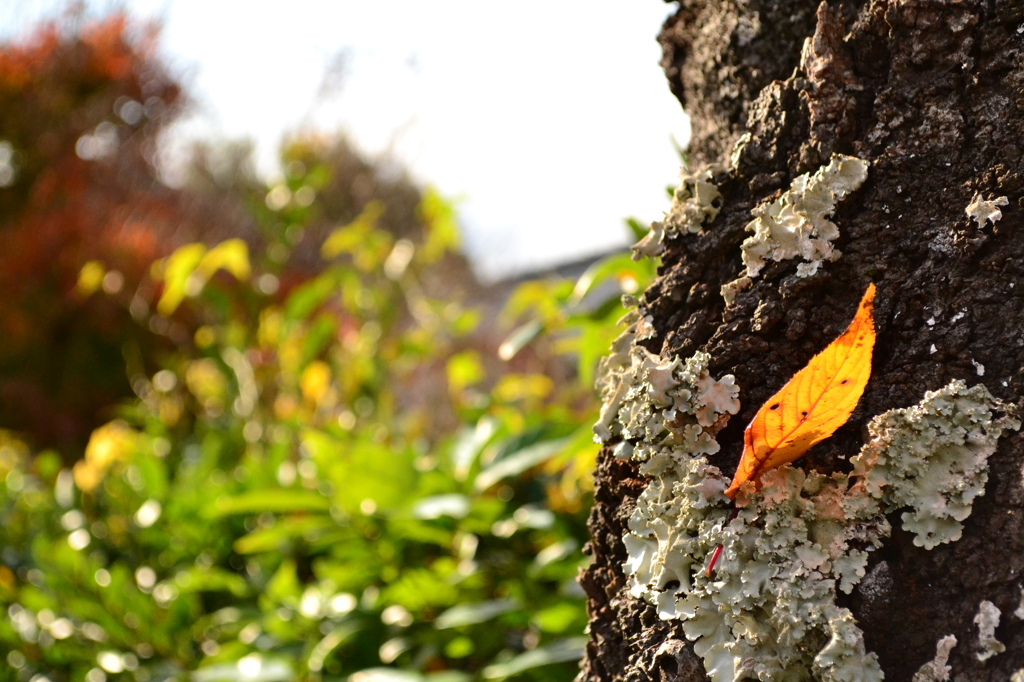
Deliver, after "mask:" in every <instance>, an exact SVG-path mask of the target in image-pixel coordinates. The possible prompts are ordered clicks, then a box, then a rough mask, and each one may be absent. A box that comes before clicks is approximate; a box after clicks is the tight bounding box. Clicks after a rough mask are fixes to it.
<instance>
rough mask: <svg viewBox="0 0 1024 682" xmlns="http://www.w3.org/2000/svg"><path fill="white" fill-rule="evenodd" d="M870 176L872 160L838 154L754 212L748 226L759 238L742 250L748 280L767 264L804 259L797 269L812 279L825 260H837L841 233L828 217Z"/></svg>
mask: <svg viewBox="0 0 1024 682" xmlns="http://www.w3.org/2000/svg"><path fill="white" fill-rule="evenodd" d="M867 176H868V162H867V161H864V160H863V159H858V158H856V157H853V156H842V155H838V154H837V155H833V157H832V159H831V161H830V162H829V163H828V165H826V166H822V167H821V168H819V169H818V171H817V172H816V173H814V174H813V175H811V174H809V173H805V174H804V175H801V176H799V177H798V178H796V179H795V180H793V184H792V185H791V186H790V188H789V190H787V191H786V192H784V193H783V194H782V196H780V197H779V198H778V199H776V200H774V201H772V202H769V203H767V204H761V205H759V206H757V207H756V208H755V209H754V210H753V211H751V212H752V213H753V215H754V219H753V220H752V221H750V223H748V224H747V231H748V232H753V233H754V234H753V236H751V237H748V238H747V239H746V240H745V241H744V242H743V245H742V247H741V248H742V249H743V263H744V265H746V266H747V272H746V275H747V277H757V275H758V274H759V273H760V272H761V269H762V268H763V267H764V266H765V261H766V260H774V261H781V260H786V259H789V258H796V257H798V256H799V257H800V258H803V259H804V260H805V261H807V262H806V263H801V264H800V265H798V266H797V275H799V276H801V277H808V276H810V275H813V274H814V273H815V272H817V270H818V268H819V267H820V266H821V263H822V261H825V260H835V259H836V258H838V257H839V255H840V254H839V252H838V251H836V250H835V249H834V248H833V246H832V242H833V240H835V239H836V238H838V237H839V228H838V227H837V226H836V224H835V223H833V222H832V221H831V220H829V219H828V218H827V216H829V215H831V214H832V212H833V211H834V210H835V207H836V204H837V203H838V202H839V201H841V200H842V199H844V198H845V197H846V196H847V195H848V194H850V192H853V191H854V190H856V189H857V188H858V187H860V186H861V184H862V183H863V182H864V180H865V179H866V178H867Z"/></svg>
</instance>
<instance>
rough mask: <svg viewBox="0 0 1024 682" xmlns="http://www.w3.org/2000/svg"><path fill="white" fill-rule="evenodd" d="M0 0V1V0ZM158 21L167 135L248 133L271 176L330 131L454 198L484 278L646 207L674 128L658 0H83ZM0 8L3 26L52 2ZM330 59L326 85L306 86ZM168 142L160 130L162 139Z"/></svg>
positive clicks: (590, 241) (654, 200)
mask: <svg viewBox="0 0 1024 682" xmlns="http://www.w3.org/2000/svg"><path fill="white" fill-rule="evenodd" d="M2 4H4V3H3V2H0V5H2ZM87 5H88V6H89V7H90V8H91V9H92V10H94V11H98V10H103V9H106V8H109V7H112V6H124V7H127V8H128V10H129V11H130V13H132V14H133V15H135V16H138V17H142V18H153V17H155V18H161V19H162V21H163V25H164V31H163V40H162V45H163V50H164V53H165V55H166V56H167V57H168V59H169V60H170V62H171V63H172V65H173V66H174V68H175V70H176V71H177V72H178V73H179V74H181V75H182V77H183V78H184V79H185V82H186V83H187V84H188V86H189V88H190V91H191V92H192V94H193V96H194V98H195V99H196V100H197V102H198V103H199V107H198V109H197V111H196V113H195V115H194V116H193V117H192V118H191V120H189V121H186V122H184V123H183V124H182V125H180V126H179V127H178V129H177V131H176V132H175V135H176V136H177V138H178V140H179V141H180V140H183V139H186V138H188V137H190V136H198V137H214V138H216V137H230V138H238V137H251V138H254V139H255V140H256V142H257V149H258V154H259V162H260V168H261V169H262V170H263V171H264V172H265V173H267V174H271V173H273V172H274V170H275V168H276V165H275V156H276V148H277V146H278V144H279V142H280V140H281V137H282V135H283V134H285V133H286V132H287V131H293V130H295V129H297V128H299V127H303V126H304V127H307V128H308V127H313V128H316V129H322V130H327V131H333V130H337V129H343V130H345V131H347V132H348V133H349V135H350V137H351V138H353V139H354V140H355V141H356V143H357V144H358V146H359V147H360V148H362V149H363V150H364V151H366V152H367V153H370V154H384V153H390V154H391V155H393V156H394V157H396V158H397V159H398V160H400V161H401V162H402V163H404V164H405V165H406V166H407V167H408V168H409V169H410V170H411V171H412V173H413V175H414V177H416V178H417V179H418V180H419V181H421V182H429V183H432V184H434V185H436V186H437V187H438V188H439V189H440V190H441V192H442V193H443V194H445V195H446V196H449V197H457V198H459V199H460V201H459V204H458V207H459V212H460V216H461V222H462V225H463V229H464V236H465V244H466V247H467V249H468V251H469V253H470V255H471V257H472V258H473V259H474V263H475V266H476V267H477V270H478V272H479V273H480V274H481V275H483V276H484V277H485V278H487V279H491V278H495V277H499V276H501V275H504V274H510V273H512V272H516V271H521V270H524V269H531V268H535V267H542V266H545V265H551V264H555V263H558V262H563V261H567V260H574V259H576V258H579V257H582V256H584V255H588V254H591V253H595V252H600V251H603V250H606V249H609V248H612V247H615V246H619V245H624V244H626V243H627V236H626V235H627V233H626V228H625V227H624V225H623V220H624V219H625V218H626V217H627V216H635V217H637V218H640V219H641V220H644V221H649V220H652V219H655V218H657V217H659V216H660V215H661V212H662V211H664V210H665V209H666V207H667V200H666V199H665V191H664V188H665V186H666V185H668V184H671V183H673V182H674V181H675V179H676V174H677V172H678V164H679V162H678V157H677V155H676V152H675V150H674V148H673V145H672V139H673V138H674V139H675V140H676V141H677V142H679V143H680V144H684V143H685V142H686V139H687V137H688V124H687V121H686V118H685V116H684V115H683V113H682V110H681V109H680V107H679V104H678V102H676V100H675V98H673V97H672V95H671V93H670V92H669V90H668V86H667V84H666V83H665V79H664V76H663V75H662V71H661V68H660V67H659V65H658V61H659V60H660V57H661V52H660V48H659V46H658V44H657V42H656V38H655V37H656V35H657V32H658V29H659V27H660V25H661V22H662V20H663V19H664V18H665V16H667V14H668V12H669V10H670V9H672V8H673V7H674V5H666V4H665V3H664V2H662V0H641V1H640V2H637V1H636V0H633V1H631V2H627V0H601V1H599V2H593V1H591V2H583V1H582V0H546V1H544V0H519V1H518V2H512V3H509V2H503V3H498V2H493V1H489V0H418V1H414V0H333V1H332V0H290V1H289V2H280V1H277V2H271V1H269V0H254V1H249V2H240V1H237V2H236V1H232V2H228V1H226V0H120V1H119V2H115V1H113V0H92V1H91V2H87ZM62 6H63V2H61V1H60V0H28V1H25V0H20V1H19V2H17V3H15V6H9V7H7V8H6V9H4V8H0V36H9V35H11V34H12V33H16V32H18V31H20V30H24V28H25V27H27V26H30V25H31V23H32V22H33V21H34V20H36V19H38V18H39V17H40V16H48V15H52V14H53V12H54V11H55V10H54V8H55V7H57V8H59V7H62ZM338 55H344V57H343V62H342V63H343V64H344V68H343V70H342V74H343V75H342V78H341V80H340V87H339V88H337V89H336V90H335V91H334V92H333V93H332V94H330V95H328V96H326V97H325V96H323V95H322V94H318V93H321V85H322V84H323V82H324V74H325V72H326V70H327V69H328V67H329V66H330V65H331V64H334V63H337V62H338V60H337V57H338ZM172 142H173V140H172Z"/></svg>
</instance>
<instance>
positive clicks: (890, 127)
mask: <svg viewBox="0 0 1024 682" xmlns="http://www.w3.org/2000/svg"><path fill="white" fill-rule="evenodd" d="M1022 22H1024V3H1021V2H1019V1H1018V2H1012V1H1010V0H993V1H992V2H988V1H983V0H963V1H962V2H948V3H947V2H938V1H930V0H899V1H898V0H871V1H870V2H845V3H840V2H832V3H827V4H826V3H822V4H821V5H820V6H818V7H815V6H814V4H813V3H807V2H806V1H805V0H793V1H785V0H779V1H777V2H767V1H764V2H757V1H754V0H752V1H750V2H743V3H741V2H738V1H736V2H718V1H717V0H684V1H683V2H681V3H680V8H679V11H678V12H677V13H676V14H675V15H674V16H673V17H672V18H670V19H669V20H668V21H667V22H666V23H665V26H664V27H663V29H662V34H661V41H662V45H663V47H664V53H665V59H664V62H663V66H664V68H665V72H666V75H667V77H668V79H669V83H670V86H671V88H672V91H673V92H674V93H675V94H676V96H677V97H678V98H679V99H680V101H681V102H682V103H683V104H684V106H685V107H686V109H687V112H688V113H689V114H690V116H691V117H692V119H693V132H694V137H693V142H692V144H691V159H692V160H693V162H694V163H695V164H700V163H708V162H721V161H727V157H728V156H729V154H730V153H731V152H732V151H733V146H734V144H735V141H736V140H737V139H739V137H740V136H741V135H742V134H744V133H749V135H750V139H749V141H748V142H747V143H746V145H745V146H744V147H743V148H742V150H741V152H740V153H739V155H738V162H737V163H736V164H735V165H733V167H732V168H731V170H730V171H729V173H724V172H723V173H720V174H719V176H718V177H717V178H716V181H717V182H718V183H719V185H720V190H721V192H722V195H723V210H722V212H721V214H720V215H719V216H718V217H717V219H716V220H715V221H714V222H713V223H712V224H711V225H709V226H707V227H706V229H705V230H704V231H703V232H701V233H699V234H697V235H688V236H685V237H681V238H676V239H674V240H670V242H669V244H668V248H667V251H666V253H665V254H664V257H663V267H662V269H661V275H660V277H659V279H658V280H657V281H656V282H655V283H654V285H653V286H652V287H651V289H650V290H649V291H648V292H647V294H646V296H645V298H644V300H643V306H644V308H645V309H646V312H648V313H649V314H650V315H651V316H652V317H653V325H654V328H655V330H656V331H657V337H656V338H655V339H652V340H651V341H650V342H649V343H647V344H645V345H648V347H649V349H650V350H652V351H655V352H661V354H662V355H665V356H671V355H678V356H681V357H684V358H685V357H688V356H690V355H692V354H693V353H694V352H695V351H697V350H704V351H707V352H708V353H710V355H711V358H712V364H711V372H712V374H713V376H721V375H723V374H726V373H732V374H734V375H735V376H736V379H737V383H738V384H739V386H740V387H741V391H742V392H741V396H740V397H741V400H742V402H743V407H742V410H741V412H740V414H738V415H736V417H735V418H733V420H732V421H731V422H730V424H729V425H728V427H727V428H726V429H725V430H724V431H722V432H721V433H720V434H719V438H718V439H719V442H720V443H721V444H722V451H721V453H719V454H717V455H715V456H714V457H713V458H712V463H713V464H715V465H716V466H718V467H720V468H721V469H722V470H723V471H724V472H726V473H727V474H731V472H732V471H733V470H734V468H735V466H736V463H737V462H738V459H739V454H740V450H741V445H742V432H743V427H744V426H745V425H746V423H747V422H748V421H749V420H750V418H751V416H752V415H753V413H754V412H755V411H756V409H757V408H758V407H759V406H760V405H761V403H762V402H763V401H764V400H765V399H767V398H768V397H769V396H770V395H771V394H772V393H774V392H775V391H776V390H777V389H778V388H779V387H780V386H781V385H782V384H783V383H785V381H786V380H787V379H788V378H789V377H790V376H791V375H792V374H793V373H794V372H795V371H796V370H798V369H800V368H801V367H803V366H804V364H806V362H807V361H808V360H809V359H810V357H811V356H813V355H814V354H815V353H816V352H818V351H819V350H821V349H822V348H823V347H824V346H825V345H826V344H827V343H828V342H829V341H830V340H831V339H832V338H834V337H835V336H836V335H837V334H838V333H839V332H840V331H842V329H843V328H844V327H845V325H846V324H847V323H848V322H849V319H850V316H851V314H852V311H853V310H854V309H855V307H856V304H857V300H858V299H859V297H860V295H861V293H862V292H863V289H864V287H865V286H866V284H867V283H868V282H869V281H874V282H875V283H876V284H877V286H878V291H879V293H878V299H877V306H876V313H875V315H876V323H877V325H878V329H879V336H878V343H877V347H876V352H875V359H874V362H873V372H872V378H871V381H870V382H869V384H868V387H867V390H866V392H865V394H864V397H863V398H862V400H861V403H860V405H859V406H858V408H857V410H856V411H855V412H854V414H853V416H852V417H851V419H850V420H849V422H848V423H847V424H846V425H845V426H844V427H842V428H841V429H840V430H839V431H837V432H836V434H835V435H834V436H833V437H832V438H830V439H828V440H826V441H824V442H822V443H820V444H819V445H818V446H816V447H815V448H813V449H812V450H811V451H810V452H809V453H808V454H807V455H806V456H805V457H804V458H803V459H802V460H800V461H799V462H798V465H800V466H804V467H811V468H815V469H818V470H820V471H823V472H831V471H837V470H846V468H847V467H848V464H847V462H848V459H849V457H850V456H852V455H854V454H856V453H857V451H858V450H859V449H860V447H861V445H862V444H863V442H864V435H865V427H866V424H867V422H868V421H869V420H870V418H871V417H872V416H874V415H877V414H880V413H882V412H884V411H886V410H889V409H892V408H897V407H906V406H909V405H913V404H915V403H916V402H918V401H919V400H921V398H922V397H923V395H924V393H925V392H926V391H929V390H934V389H938V388H941V387H942V386H944V385H946V384H948V383H949V382H950V381H951V380H953V379H963V380H965V381H967V383H968V384H969V385H972V384H975V383H984V384H985V385H986V386H987V387H988V389H989V390H990V391H991V392H992V394H993V395H995V396H996V397H998V398H1000V399H1001V400H1004V401H1007V402H1011V403H1017V404H1018V405H1024V401H1022V400H1021V396H1022V395H1024V372H1022V368H1024V208H1022V207H1024V161H1022V143H1021V141H1022V140H1024V31H1021V32H1019V31H1018V28H1019V27H1021V26H1022ZM755 26H756V27H759V30H756V31H755V30H753V29H752V28H751V27H755ZM807 38H810V39H811V41H810V46H809V47H810V49H808V50H806V51H804V50H803V45H804V41H805V39H807ZM802 51H803V66H802V67H801V66H800V65H801V53H802ZM835 152H839V153H848V154H855V155H857V156H860V157H862V158H866V159H868V160H870V161H871V163H872V166H871V170H870V173H869V176H868V180H867V181H866V182H865V184H864V185H863V186H862V187H861V188H860V190H858V191H857V192H856V193H854V194H853V195H851V196H850V197H849V198H847V199H846V200H845V201H843V202H842V203H841V204H840V205H839V207H838V210H837V211H836V213H835V215H834V216H833V220H834V222H836V224H838V225H839V227H840V230H841V232H842V236H841V238H840V239H839V240H838V242H837V243H836V246H837V248H839V250H840V251H842V253H843V255H842V257H841V258H840V259H839V260H838V261H836V262H833V263H827V264H826V265H824V266H823V267H822V268H821V270H820V271H819V272H818V274H816V275H814V276H812V277H808V278H799V277H797V276H796V264H797V263H796V262H795V261H785V262H782V263H772V264H770V265H769V266H768V267H766V268H765V269H764V271H763V272H762V273H761V275H760V276H759V277H758V278H756V279H755V281H754V284H753V286H752V287H751V288H749V289H748V290H746V291H744V292H742V293H740V294H739V296H738V297H737V299H736V302H735V304H734V305H733V306H729V307H726V306H725V304H724V301H723V300H722V298H721V296H720V294H719V290H720V287H721V285H722V284H725V283H726V282H729V281H731V280H733V279H735V278H736V277H738V276H739V274H740V273H741V271H742V263H741V260H740V244H741V243H742V241H743V239H744V238H745V237H746V236H747V233H746V232H745V231H744V228H745V226H746V224H747V222H748V221H749V220H750V218H751V216H750V209H751V208H753V207H754V206H755V205H757V204H758V203H760V202H763V201H765V200H768V199H770V198H772V197H773V196H775V195H777V193H778V192H780V191H783V190H785V189H786V188H788V187H789V184H790V182H791V181H792V180H793V178H794V177H796V176H797V175H799V174H800V173H804V172H808V171H811V172H813V171H814V170H815V169H817V168H818V167H819V166H820V165H821V164H823V163H825V162H827V161H828V158H829V156H830V155H831V154H832V153H835ZM975 192H982V193H983V194H984V195H985V196H986V197H990V196H1007V197H1008V198H1009V200H1010V204H1009V206H1006V207H1004V209H1003V218H1002V220H1000V221H999V222H998V223H996V224H995V225H994V226H993V225H988V226H985V227H984V228H979V227H978V226H977V225H976V224H975V223H974V221H972V220H971V219H970V218H968V217H967V216H966V215H965V213H964V209H965V207H966V206H967V204H968V203H969V202H970V200H971V198H972V197H973V196H974V194H975ZM978 364H980V365H983V366H984V374H983V375H981V374H980V373H979V370H978V367H977V365H978ZM1022 465H1024V434H1013V435H1011V436H1009V437H1005V438H1004V439H1003V440H1002V441H1001V442H1000V446H999V449H998V451H997V453H996V454H995V455H993V457H992V458H991V459H990V466H991V471H990V477H989V482H988V485H987V487H986V494H985V496H984V497H982V498H979V499H978V500H977V501H976V502H975V505H974V512H973V514H972V515H971V516H970V518H969V519H968V520H967V522H966V523H965V530H964V535H963V538H962V539H961V540H960V541H958V542H955V543H952V544H947V545H941V546H939V547H937V548H936V549H934V550H931V551H925V550H923V549H921V548H919V547H915V546H914V545H913V543H912V537H911V536H910V535H909V534H908V533H906V532H904V531H903V530H902V529H901V528H900V523H901V522H900V519H899V514H898V513H897V514H895V515H894V517H893V518H891V519H890V521H891V522H892V524H893V527H894V533H893V536H892V537H891V538H890V539H889V540H888V541H887V542H886V545H885V547H884V548H883V549H882V550H881V551H879V552H876V553H875V555H874V556H873V558H872V563H871V565H870V566H869V575H868V578H867V579H865V581H864V582H863V583H862V584H861V585H860V586H858V588H857V589H856V590H855V591H854V593H853V595H851V597H849V598H848V599H844V604H843V605H845V606H848V607H849V608H851V610H852V611H853V612H854V614H855V616H856V617H857V620H858V623H859V625H860V627H861V628H862V629H863V630H864V632H865V639H866V643H867V646H868V648H869V650H871V651H874V652H875V653H877V654H878V656H879V659H880V662H881V665H882V668H883V670H884V671H885V674H886V679H887V680H897V681H901V682H909V680H910V679H911V677H912V676H913V673H914V672H915V671H916V670H917V669H918V668H919V667H920V666H921V665H922V664H923V663H925V662H926V661H928V660H931V658H932V657H933V656H934V654H935V644H936V642H937V640H938V639H939V638H940V637H942V636H944V635H946V634H955V635H956V637H957V639H958V641H959V644H958V645H957V646H956V648H954V650H953V652H952V656H951V658H950V665H951V666H952V667H953V677H952V679H955V680H957V681H958V682H969V681H973V680H979V681H981V680H999V681H1002V680H1008V679H1009V678H1010V675H1011V674H1012V673H1013V672H1014V671H1016V670H1018V669H1020V668H1024V620H1021V619H1019V618H1017V617H1016V616H1014V615H1013V611H1014V609H1016V608H1017V606H1018V605H1019V604H1020V597H1021V592H1020V585H1021V583H1022V575H1024V488H1022V482H1021V470H1022ZM596 481H597V500H596V502H595V508H594V511H593V514H592V516H591V529H592V532H593V535H594V539H593V542H592V544H591V550H592V552H593V556H594V562H593V564H592V565H591V567H590V568H589V569H588V570H587V572H586V573H585V575H584V578H583V584H584V587H585V589H586V591H587V593H588V595H589V596H590V599H591V617H592V625H591V644H590V648H589V649H588V655H587V658H586V659H585V662H584V669H583V673H582V679H585V680H588V681H593V682H599V681H600V682H610V681H611V680H626V679H628V680H631V681H633V680H635V681H636V682H646V681H647V680H658V681H659V682H660V681H662V680H703V679H706V677H705V675H704V672H703V664H702V662H701V661H700V659H699V658H697V657H696V656H695V655H694V654H693V650H692V646H691V645H690V644H689V643H688V642H687V641H686V638H685V637H684V636H683V633H682V628H681V627H680V625H679V623H678V622H662V621H659V620H658V619H657V617H656V616H655V614H654V610H653V609H652V608H651V607H650V606H648V605H646V604H644V603H642V602H638V601H637V600H635V599H633V598H631V597H630V596H629V595H628V593H627V592H626V582H625V579H624V577H623V575H622V571H621V564H622V562H623V561H624V559H625V550H624V548H623V545H622V535H623V533H624V531H625V524H626V520H627V518H628V512H629V511H630V510H631V509H632V506H633V500H635V498H636V496H637V495H638V494H639V493H640V492H641V491H642V490H643V489H644V486H645V484H646V483H645V481H644V480H642V478H641V477H639V476H638V474H637V473H636V470H635V468H634V467H633V466H632V465H630V464H627V463H623V462H619V461H617V460H614V459H613V458H611V457H610V456H608V454H607V453H603V454H602V456H601V457H600V460H599V465H598V469H597V473H596ZM983 599H987V600H989V601H992V602H994V603H995V604H996V605H997V606H998V607H999V608H1000V609H1001V610H1002V613H1003V618H1002V621H1001V624H1000V627H999V629H998V630H997V633H996V636H997V638H998V639H999V640H1000V641H1002V642H1003V643H1004V644H1006V646H1007V651H1006V652H1005V653H1002V654H999V655H997V656H995V657H993V658H991V659H989V660H988V661H986V662H981V661H978V659H977V658H976V656H975V647H976V645H977V641H978V636H977V635H978V631H977V627H976V626H975V625H974V624H973V622H972V621H973V618H974V615H975V614H976V613H977V611H978V604H979V602H980V601H981V600H983Z"/></svg>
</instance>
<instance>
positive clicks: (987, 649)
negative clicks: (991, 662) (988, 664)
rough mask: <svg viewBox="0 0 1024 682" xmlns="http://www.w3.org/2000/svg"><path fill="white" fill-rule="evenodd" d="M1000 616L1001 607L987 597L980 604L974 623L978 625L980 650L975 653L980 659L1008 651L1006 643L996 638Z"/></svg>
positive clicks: (986, 658) (983, 659)
mask: <svg viewBox="0 0 1024 682" xmlns="http://www.w3.org/2000/svg"><path fill="white" fill-rule="evenodd" d="M999 616H1000V613H999V607H998V606H996V605H995V604H993V603H992V602H990V601H988V600H987V599H986V600H984V601H982V602H981V603H980V604H978V615H976V616H975V617H974V624H975V625H977V626H978V651H977V652H976V653H975V655H976V656H977V657H978V660H979V661H987V660H988V659H990V658H992V657H993V656H995V655H996V654H1001V653H1003V652H1004V651H1006V645H1005V644H1003V643H1002V642H1000V641H999V640H997V639H996V628H997V627H999Z"/></svg>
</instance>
